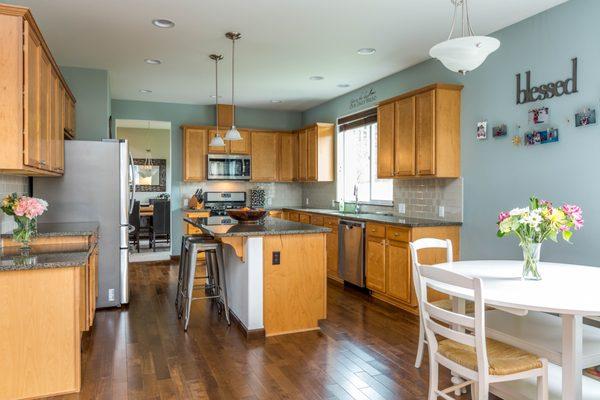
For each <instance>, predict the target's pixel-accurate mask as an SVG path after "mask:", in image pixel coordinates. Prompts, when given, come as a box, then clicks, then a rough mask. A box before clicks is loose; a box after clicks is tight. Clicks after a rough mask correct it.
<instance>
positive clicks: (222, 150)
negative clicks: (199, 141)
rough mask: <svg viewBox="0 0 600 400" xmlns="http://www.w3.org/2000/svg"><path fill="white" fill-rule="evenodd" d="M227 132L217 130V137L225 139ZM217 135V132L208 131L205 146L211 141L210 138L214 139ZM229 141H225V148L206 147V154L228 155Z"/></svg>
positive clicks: (213, 130)
mask: <svg viewBox="0 0 600 400" xmlns="http://www.w3.org/2000/svg"><path fill="white" fill-rule="evenodd" d="M226 132H227V131H226V130H221V129H219V135H221V137H225V133H226ZM216 135H217V130H216V129H211V130H210V131H208V141H207V145H208V143H210V141H211V140H212V138H214V137H215V136H216ZM230 143H231V141H229V140H225V146H218V147H215V146H208V154H225V153H229V146H230Z"/></svg>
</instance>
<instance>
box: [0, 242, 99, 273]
mask: <svg viewBox="0 0 600 400" xmlns="http://www.w3.org/2000/svg"><path fill="white" fill-rule="evenodd" d="M88 253H89V248H88V246H87V245H81V244H73V245H41V246H32V248H31V250H30V251H29V254H27V255H23V254H22V253H21V249H20V248H19V247H17V246H9V247H0V272H3V271H21V270H33V269H48V268H68V267H78V266H84V265H86V263H87V260H88Z"/></svg>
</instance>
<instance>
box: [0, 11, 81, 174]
mask: <svg viewBox="0 0 600 400" xmlns="http://www.w3.org/2000/svg"><path fill="white" fill-rule="evenodd" d="M0 59H1V60H2V62H1V63H0V90H1V95H0V110H2V112H1V113H0V141H1V142H2V148H1V149H0V172H2V173H10V174H18V175H30V176H35V175H49V176H58V175H60V174H62V173H63V172H64V161H63V155H64V137H65V127H66V126H67V127H69V129H72V134H73V135H74V127H75V98H74V97H73V95H72V93H71V91H70V90H69V88H68V86H67V85H66V83H65V80H64V78H63V76H62V74H61V72H60V69H59V68H58V65H57V64H56V62H55V61H54V59H53V57H52V54H51V53H50V50H49V49H48V46H47V45H46V43H45V41H44V39H43V37H42V34H41V32H40V30H39V28H38V26H37V24H36V23H35V21H34V19H33V17H32V15H31V13H30V12H29V9H27V8H24V7H17V6H8V5H0ZM65 102H67V104H68V106H67V107H65V105H64V103H65ZM65 121H66V123H65ZM71 127H72V128H71Z"/></svg>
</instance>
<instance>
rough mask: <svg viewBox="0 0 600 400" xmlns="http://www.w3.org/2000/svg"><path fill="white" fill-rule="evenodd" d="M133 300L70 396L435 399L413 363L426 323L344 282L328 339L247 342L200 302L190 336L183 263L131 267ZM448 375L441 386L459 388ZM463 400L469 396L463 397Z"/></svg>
mask: <svg viewBox="0 0 600 400" xmlns="http://www.w3.org/2000/svg"><path fill="white" fill-rule="evenodd" d="M130 274H131V275H130V284H131V299H130V305H129V307H128V308H125V309H123V310H102V311H99V312H98V313H97V314H96V321H95V324H94V328H93V331H92V332H91V334H89V336H86V338H85V340H84V348H83V363H82V369H83V382H82V390H81V392H80V393H79V394H76V395H69V396H61V397H60V398H63V399H92V398H93V399H307V400H309V399H310V400H313V399H340V400H345V399H359V400H379V399H426V398H427V382H428V369H427V358H426V359H425V360H424V363H423V366H422V367H421V368H420V369H415V368H414V366H413V363H414V359H415V352H416V347H417V345H416V338H417V328H418V325H417V319H416V317H414V316H412V315H409V314H407V313H405V312H403V311H400V310H397V309H395V308H392V307H391V306H387V305H385V304H381V303H376V302H373V301H372V300H371V299H370V298H369V297H367V296H365V295H363V294H362V293H357V292H355V291H353V290H349V289H344V288H342V287H340V286H337V285H335V284H331V283H330V284H329V286H328V318H327V320H326V321H323V322H322V324H321V331H320V332H308V333H301V334H294V335H285V336H279V337H272V338H268V339H255V340H252V341H246V339H245V338H244V337H243V336H242V334H241V333H240V331H239V330H238V328H237V327H235V326H233V325H232V326H231V327H227V324H226V323H225V321H224V319H223V318H220V317H219V316H218V315H217V312H216V308H213V307H212V306H211V305H210V303H208V302H195V303H194V305H193V308H192V316H193V317H192V320H191V322H190V328H189V330H188V332H187V333H185V332H184V331H183V325H182V321H180V320H178V319H177V316H176V313H175V309H174V295H175V288H176V278H177V266H176V265H175V264H171V265H170V264H169V262H162V263H140V264H132V265H131V269H130ZM440 372H441V376H442V378H441V380H442V382H441V384H442V385H444V386H442V387H447V386H450V384H449V377H450V376H449V373H448V372H447V371H445V370H443V368H442V370H441V371H440ZM460 398H470V396H468V395H463V396H461V397H460Z"/></svg>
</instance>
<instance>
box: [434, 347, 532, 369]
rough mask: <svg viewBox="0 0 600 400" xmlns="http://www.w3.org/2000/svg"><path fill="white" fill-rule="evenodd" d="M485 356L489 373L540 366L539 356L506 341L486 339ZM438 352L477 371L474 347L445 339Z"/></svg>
mask: <svg viewBox="0 0 600 400" xmlns="http://www.w3.org/2000/svg"><path fill="white" fill-rule="evenodd" d="M486 344H487V356H488V363H489V366H490V375H510V374H516V373H518V372H523V371H530V370H532V369H537V368H542V361H541V360H540V359H539V357H537V356H535V355H533V354H531V353H528V352H526V351H524V350H521V349H518V348H516V347H513V346H511V345H508V344H506V343H502V342H498V341H496V340H493V339H487V340H486ZM438 352H439V353H440V354H441V355H442V356H444V357H446V358H447V359H449V360H451V361H454V362H455V363H457V364H460V365H462V366H463V367H466V368H468V369H470V370H472V371H477V354H476V353H475V348H474V347H470V346H466V345H464V344H461V343H458V342H455V341H454V340H450V339H445V340H442V341H440V342H439V348H438Z"/></svg>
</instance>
